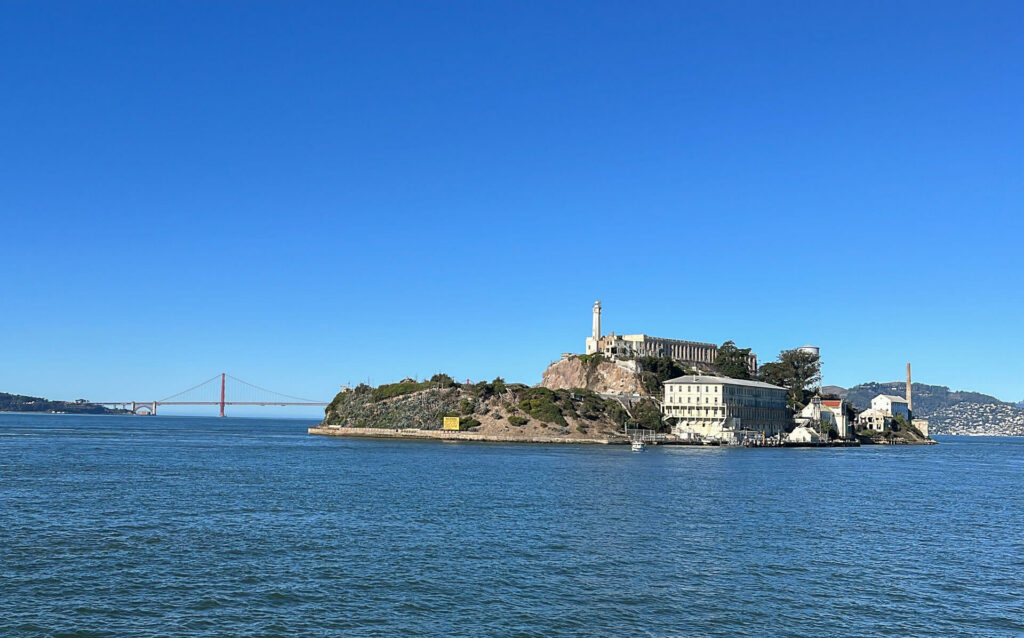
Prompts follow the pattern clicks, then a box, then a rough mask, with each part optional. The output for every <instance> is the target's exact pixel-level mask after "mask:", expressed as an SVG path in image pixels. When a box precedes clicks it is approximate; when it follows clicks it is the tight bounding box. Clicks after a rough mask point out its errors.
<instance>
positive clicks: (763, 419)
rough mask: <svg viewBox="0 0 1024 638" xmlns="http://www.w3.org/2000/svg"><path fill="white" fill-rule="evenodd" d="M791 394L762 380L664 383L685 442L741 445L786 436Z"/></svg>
mask: <svg viewBox="0 0 1024 638" xmlns="http://www.w3.org/2000/svg"><path fill="white" fill-rule="evenodd" d="M786 395H787V390H786V389H785V388H780V387H779V386H777V385H772V384H770V383H764V382H762V381H747V380H745V379H730V378H727V377H715V376H704V375H700V376H696V375H691V376H684V377H677V378H675V379H670V380H668V381H666V382H665V397H664V401H663V404H662V405H663V409H664V415H665V416H666V417H672V418H674V419H676V423H675V425H674V426H673V427H672V433H673V434H676V435H677V436H679V437H680V438H683V439H702V440H705V441H721V442H723V443H732V444H737V443H742V442H743V441H744V440H745V439H760V438H762V437H771V436H775V435H777V434H779V433H780V432H785V430H786V426H787V425H788V423H789V413H788V412H787V410H786Z"/></svg>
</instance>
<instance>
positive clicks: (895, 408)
mask: <svg viewBox="0 0 1024 638" xmlns="http://www.w3.org/2000/svg"><path fill="white" fill-rule="evenodd" d="M871 409H872V410H881V411H882V412H884V413H885V414H888V415H889V416H891V417H892V416H896V415H899V416H901V417H903V418H904V419H906V420H908V421H909V420H910V407H909V406H908V405H907V400H906V399H904V398H903V397H898V396H896V395H894V394H879V395H878V396H877V397H875V398H874V399H871Z"/></svg>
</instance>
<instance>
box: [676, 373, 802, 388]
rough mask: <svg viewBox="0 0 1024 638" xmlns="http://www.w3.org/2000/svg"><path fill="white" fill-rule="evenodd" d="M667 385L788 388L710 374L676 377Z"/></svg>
mask: <svg viewBox="0 0 1024 638" xmlns="http://www.w3.org/2000/svg"><path fill="white" fill-rule="evenodd" d="M665 383H683V384H697V383H722V384H724V385H742V386H746V387H748V388H770V389H772V390H785V389H786V388H780V387H779V386H777V385H772V384H770V383H765V382H764V381H750V380H748V379H730V378H729V377H716V376H712V375H708V374H701V375H692V374H691V375H687V376H684V377H676V378H675V379H669V380H668V381H666V382H665Z"/></svg>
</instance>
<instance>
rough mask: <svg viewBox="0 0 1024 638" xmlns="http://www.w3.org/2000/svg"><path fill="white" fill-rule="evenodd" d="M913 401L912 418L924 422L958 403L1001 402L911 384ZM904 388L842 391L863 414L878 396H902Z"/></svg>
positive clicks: (884, 385)
mask: <svg viewBox="0 0 1024 638" xmlns="http://www.w3.org/2000/svg"><path fill="white" fill-rule="evenodd" d="M911 390H912V392H913V399H914V415H915V416H919V417H923V418H928V417H929V416H931V415H932V414H934V413H935V412H938V411H939V410H941V409H943V408H948V407H951V406H954V405H956V404H958V403H963V402H970V403H978V404H982V405H985V404H999V405H1002V404H1003V403H1005V402H1004V401H1000V400H999V399H997V398H995V397H993V396H989V395H987V394H982V393H980V392H964V391H961V390H957V391H955V392H954V391H951V390H950V389H949V388H947V387H946V386H944V385H928V384H925V383H915V384H913V386H912V387H911ZM906 392H907V385H906V383H905V382H903V381H891V382H889V383H874V382H872V383H862V384H860V385H855V386H853V387H852V388H850V389H849V390H847V391H846V394H845V395H841V396H845V397H846V400H847V401H849V402H850V403H852V404H853V405H855V406H857V408H858V409H860V410H864V409H867V408H869V407H871V399H873V398H875V397H876V396H878V395H879V394H895V395H896V396H901V397H902V396H905V395H906Z"/></svg>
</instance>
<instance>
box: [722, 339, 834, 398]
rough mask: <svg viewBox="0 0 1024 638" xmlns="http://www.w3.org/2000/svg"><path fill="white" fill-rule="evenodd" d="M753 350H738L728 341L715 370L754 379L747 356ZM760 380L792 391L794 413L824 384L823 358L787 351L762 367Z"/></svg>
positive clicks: (802, 352) (799, 351) (727, 374)
mask: <svg viewBox="0 0 1024 638" xmlns="http://www.w3.org/2000/svg"><path fill="white" fill-rule="evenodd" d="M749 356H750V348H738V347H736V344H735V343H734V342H732V341H726V342H725V343H723V344H722V345H721V346H719V348H718V353H717V356H716V358H715V368H716V369H717V370H718V372H719V373H720V374H721V375H723V376H726V377H730V378H733V379H750V378H752V376H753V375H751V374H750V367H749V366H748V365H747V357H749ZM756 379H757V380H758V381H764V382H765V383H770V384H772V385H777V386H781V387H783V388H786V389H787V390H789V397H788V399H787V403H788V404H789V407H790V408H792V409H794V410H799V409H800V408H802V407H804V406H805V405H807V402H808V401H809V400H810V399H811V397H812V396H813V393H814V390H813V389H814V387H815V386H817V385H818V384H819V383H821V359H820V357H819V356H818V355H816V354H814V353H811V352H804V351H802V350H799V349H793V350H783V351H782V352H780V353H779V357H778V358H777V359H776V360H775V361H769V362H768V363H765V364H762V365H761V367H760V368H758V369H757V376H756Z"/></svg>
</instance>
